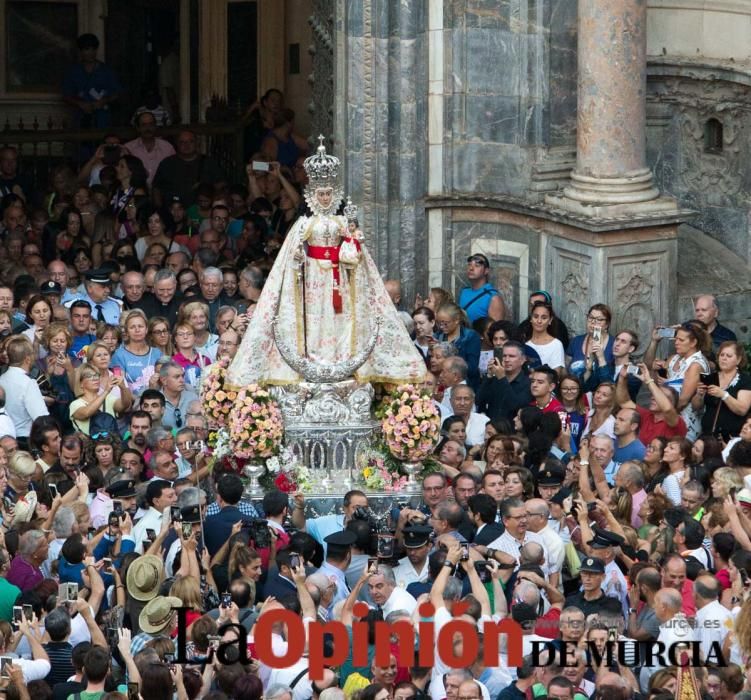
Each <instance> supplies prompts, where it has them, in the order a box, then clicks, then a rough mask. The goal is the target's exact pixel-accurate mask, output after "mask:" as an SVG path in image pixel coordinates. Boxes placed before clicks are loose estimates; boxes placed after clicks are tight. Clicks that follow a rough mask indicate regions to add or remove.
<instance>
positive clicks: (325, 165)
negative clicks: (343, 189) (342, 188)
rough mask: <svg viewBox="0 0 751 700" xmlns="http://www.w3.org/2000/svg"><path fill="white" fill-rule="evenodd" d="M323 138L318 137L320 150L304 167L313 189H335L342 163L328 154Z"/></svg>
mask: <svg viewBox="0 0 751 700" xmlns="http://www.w3.org/2000/svg"><path fill="white" fill-rule="evenodd" d="M323 140H324V139H323V136H319V137H318V142H319V143H318V148H317V149H316V153H315V155H313V156H310V157H308V158H306V159H305V162H304V163H303V167H304V168H305V172H306V173H307V175H308V184H309V186H310V187H312V188H313V189H316V188H318V187H335V186H336V183H337V178H338V177H339V165H340V161H339V159H338V158H337V157H336V156H332V155H329V154H328V153H326V146H324V145H323Z"/></svg>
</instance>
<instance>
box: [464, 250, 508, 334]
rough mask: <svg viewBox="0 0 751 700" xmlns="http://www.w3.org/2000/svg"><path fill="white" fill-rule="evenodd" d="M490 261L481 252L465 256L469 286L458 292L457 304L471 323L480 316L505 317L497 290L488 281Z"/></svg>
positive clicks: (501, 300)
mask: <svg viewBox="0 0 751 700" xmlns="http://www.w3.org/2000/svg"><path fill="white" fill-rule="evenodd" d="M489 277H490V262H489V261H488V259H487V258H486V257H485V256H484V255H483V254H482V253H475V254H474V255H470V256H469V257H468V258H467V280H468V281H469V286H467V287H464V288H463V289H462V290H461V291H460V292H459V306H461V308H462V310H463V311H465V312H466V314H467V316H469V320H470V322H471V323H474V322H475V321H477V320H479V319H481V318H492V319H493V320H494V321H502V320H503V319H504V318H506V305H505V304H504V303H503V298H502V297H501V295H500V294H499V293H498V290H497V289H496V288H495V287H494V286H493V285H492V284H490V282H489V281H488V279H489Z"/></svg>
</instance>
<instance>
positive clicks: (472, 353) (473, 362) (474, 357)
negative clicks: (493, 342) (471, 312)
mask: <svg viewBox="0 0 751 700" xmlns="http://www.w3.org/2000/svg"><path fill="white" fill-rule="evenodd" d="M438 340H440V341H442V342H446V341H447V338H446V334H445V333H439V334H438ZM450 342H453V343H454V345H455V346H456V349H457V351H458V353H459V357H461V358H462V359H463V360H464V361H465V362H466V363H467V384H469V385H470V386H471V387H472V388H473V389H474V391H475V392H477V389H478V385H479V383H480V369H479V366H480V347H481V341H480V336H479V335H478V334H477V333H475V331H473V330H472V329H471V328H465V327H464V326H460V327H459V337H458V338H457V339H456V340H454V341H450Z"/></svg>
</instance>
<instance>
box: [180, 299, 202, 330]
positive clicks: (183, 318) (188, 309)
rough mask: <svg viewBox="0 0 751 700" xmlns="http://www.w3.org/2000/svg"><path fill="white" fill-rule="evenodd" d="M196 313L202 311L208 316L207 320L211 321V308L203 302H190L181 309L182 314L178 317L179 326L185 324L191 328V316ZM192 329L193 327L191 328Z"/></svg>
mask: <svg viewBox="0 0 751 700" xmlns="http://www.w3.org/2000/svg"><path fill="white" fill-rule="evenodd" d="M194 311H200V312H202V313H203V315H204V316H206V320H207V321H208V320H209V306H208V304H205V303H204V302H202V301H190V302H188V303H187V304H185V306H183V307H182V309H180V314H179V315H178V317H177V324H180V323H185V324H187V325H189V326H190V321H189V320H188V319H189V318H190V315H191V314H192V313H193V312H194ZM177 324H176V325H177ZM191 327H192V326H191Z"/></svg>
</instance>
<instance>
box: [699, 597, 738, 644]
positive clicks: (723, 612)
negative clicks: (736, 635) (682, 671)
mask: <svg viewBox="0 0 751 700" xmlns="http://www.w3.org/2000/svg"><path fill="white" fill-rule="evenodd" d="M733 620H734V617H733V613H731V612H730V610H728V609H727V608H726V607H725V606H724V605H723V604H722V603H720V602H719V601H718V600H713V601H712V602H711V603H709V604H708V605H705V606H704V607H703V608H701V609H700V610H697V611H696V627H697V629H698V632H699V639H700V640H701V651H702V656H704V655H706V654H707V653H708V652H709V649H710V645H711V644H712V643H713V642H717V643H718V644H719V646H720V648H722V645H723V643H724V641H725V637H727V635H728V632H730V630H732V629H733Z"/></svg>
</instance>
